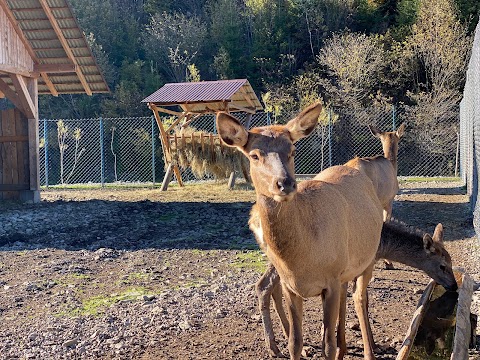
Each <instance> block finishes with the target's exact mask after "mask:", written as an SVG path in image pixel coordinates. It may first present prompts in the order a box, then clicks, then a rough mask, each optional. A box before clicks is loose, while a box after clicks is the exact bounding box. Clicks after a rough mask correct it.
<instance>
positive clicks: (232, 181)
mask: <svg viewBox="0 0 480 360" xmlns="http://www.w3.org/2000/svg"><path fill="white" fill-rule="evenodd" d="M234 186H235V171H232V172H231V173H230V177H229V178H228V188H229V189H230V190H232V189H233V187H234Z"/></svg>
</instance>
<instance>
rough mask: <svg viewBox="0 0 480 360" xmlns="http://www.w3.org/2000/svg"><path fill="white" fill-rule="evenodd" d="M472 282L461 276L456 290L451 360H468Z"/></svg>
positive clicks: (465, 275) (468, 278)
mask: <svg viewBox="0 0 480 360" xmlns="http://www.w3.org/2000/svg"><path fill="white" fill-rule="evenodd" d="M472 293H473V280H472V278H471V277H470V276H469V275H468V274H463V281H462V285H461V286H460V288H459V289H458V303H457V315H456V318H457V321H456V325H455V340H454V343H453V351H452V356H451V357H450V359H451V360H468V345H469V344H470V335H471V323H470V305H471V303H472Z"/></svg>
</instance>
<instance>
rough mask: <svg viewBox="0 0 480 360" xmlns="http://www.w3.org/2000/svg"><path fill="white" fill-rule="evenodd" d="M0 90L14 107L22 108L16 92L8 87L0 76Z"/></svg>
mask: <svg viewBox="0 0 480 360" xmlns="http://www.w3.org/2000/svg"><path fill="white" fill-rule="evenodd" d="M0 91H1V92H2V93H4V94H5V96H6V97H7V99H8V100H10V101H11V102H12V103H13V105H15V107H17V108H19V109H20V110H22V103H21V101H20V97H19V96H18V94H17V93H16V92H15V91H14V90H12V89H11V88H10V86H9V85H8V84H7V83H6V82H5V81H3V79H1V78H0Z"/></svg>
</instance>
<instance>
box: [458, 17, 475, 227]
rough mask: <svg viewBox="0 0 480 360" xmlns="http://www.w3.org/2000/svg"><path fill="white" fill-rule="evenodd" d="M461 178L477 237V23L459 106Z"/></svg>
mask: <svg viewBox="0 0 480 360" xmlns="http://www.w3.org/2000/svg"><path fill="white" fill-rule="evenodd" d="M460 138H461V141H460V143H461V146H460V148H461V150H460V152H461V157H460V158H461V176H462V179H463V181H464V182H465V184H466V185H467V192H468V194H469V195H470V203H471V205H472V210H473V215H474V227H475V231H476V232H477V234H480V204H479V201H478V172H479V169H478V166H480V23H479V24H478V25H477V29H476V31H475V40H474V43H473V48H472V55H471V58H470V62H469V65H468V70H467V81H466V84H465V89H464V92H463V99H462V102H461V104H460Z"/></svg>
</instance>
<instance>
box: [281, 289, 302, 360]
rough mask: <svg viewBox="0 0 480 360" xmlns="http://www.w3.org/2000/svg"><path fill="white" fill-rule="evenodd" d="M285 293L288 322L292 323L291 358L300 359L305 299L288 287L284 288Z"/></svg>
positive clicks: (290, 335)
mask: <svg viewBox="0 0 480 360" xmlns="http://www.w3.org/2000/svg"><path fill="white" fill-rule="evenodd" d="M284 295H285V302H286V304H287V309H288V322H289V324H290V329H289V330H290V332H289V335H288V351H289V352H290V360H300V356H301V354H302V350H303V329H302V317H303V299H302V298H301V297H300V296H298V295H297V294H295V293H293V292H292V291H290V290H289V289H287V288H284Z"/></svg>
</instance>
